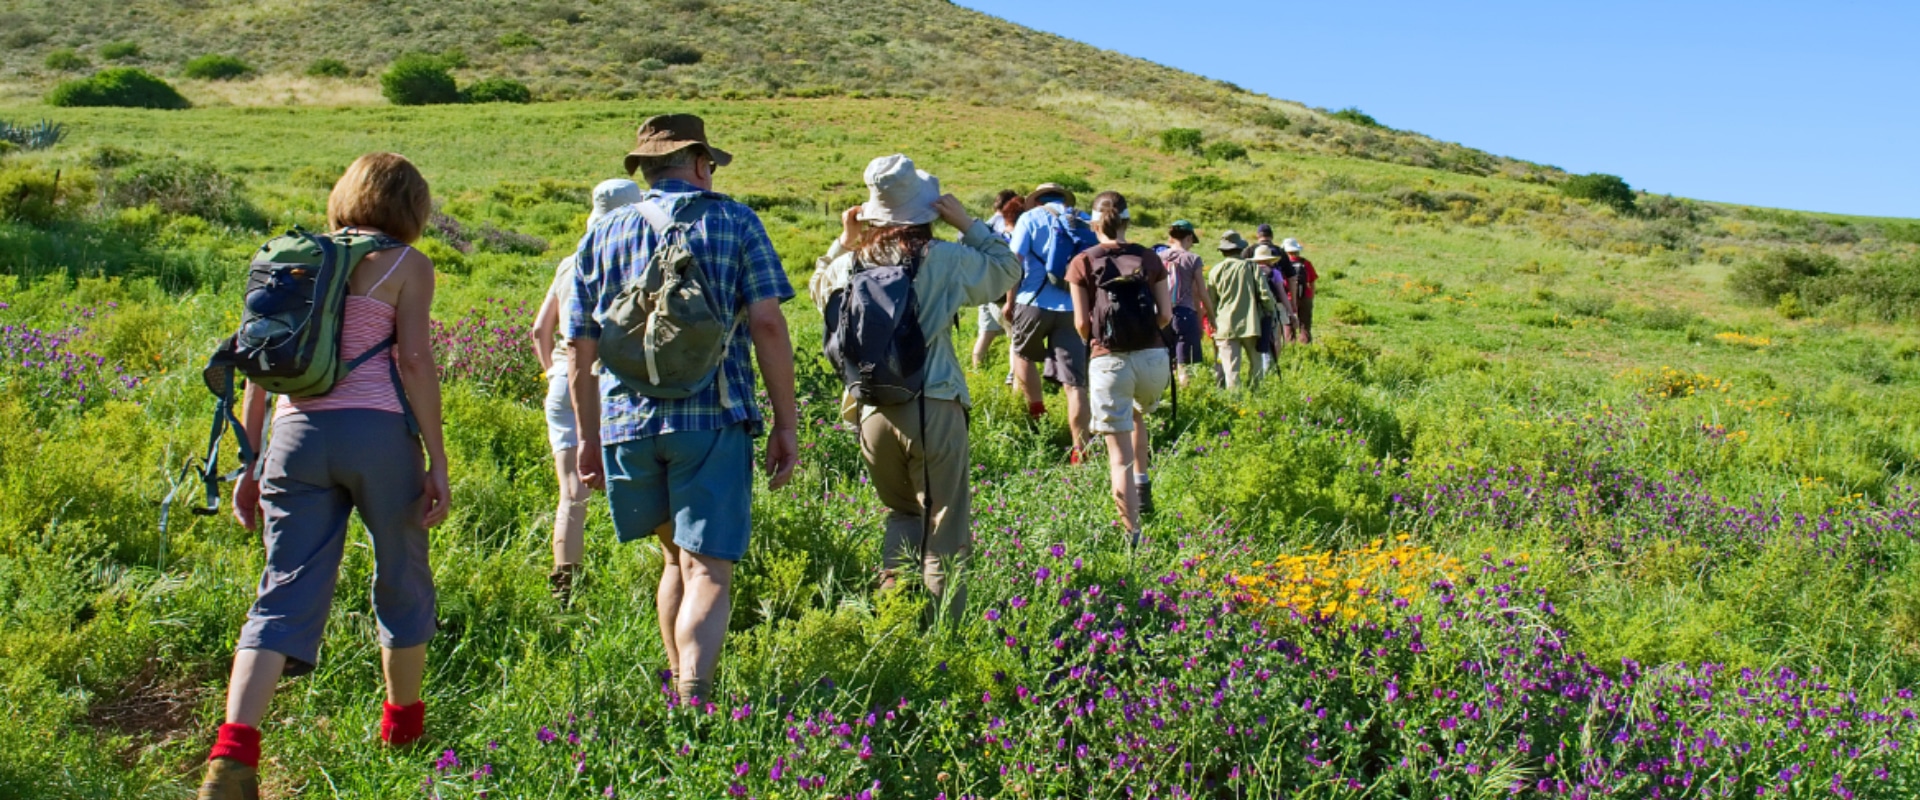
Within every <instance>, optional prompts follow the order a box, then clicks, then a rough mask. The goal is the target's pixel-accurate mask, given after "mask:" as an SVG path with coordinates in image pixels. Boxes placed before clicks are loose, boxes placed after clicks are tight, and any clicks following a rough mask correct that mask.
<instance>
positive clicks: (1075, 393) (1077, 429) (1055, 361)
mask: <svg viewBox="0 0 1920 800" xmlns="http://www.w3.org/2000/svg"><path fill="white" fill-rule="evenodd" d="M1073 206H1074V196H1073V192H1072V191H1071V190H1069V189H1067V188H1066V187H1063V186H1060V185H1059V184H1054V183H1043V184H1041V185H1040V186H1039V188H1036V189H1034V190H1033V194H1031V195H1028V196H1027V212H1026V213H1024V214H1021V215H1020V221H1019V222H1017V223H1015V224H1014V226H1013V240H1012V242H1011V243H1010V245H1009V246H1010V247H1012V249H1013V253H1014V255H1017V256H1019V257H1020V264H1021V267H1022V270H1023V273H1022V275H1021V278H1020V285H1019V286H1018V287H1016V288H1015V289H1014V291H1013V301H1012V303H1011V308H1010V309H1009V311H1008V313H1007V322H1008V323H1009V324H1010V325H1011V327H1012V331H1011V333H1012V338H1013V349H1014V351H1015V354H1014V364H1013V367H1014V373H1013V374H1014V378H1015V380H1017V381H1018V382H1019V384H1020V389H1021V391H1022V392H1024V393H1026V396H1027V415H1028V416H1029V417H1032V418H1033V419H1036V420H1037V419H1039V418H1040V417H1042V416H1044V415H1045V414H1046V413H1047V405H1046V401H1045V400H1044V399H1042V396H1041V394H1040V369H1039V367H1038V366H1037V362H1039V361H1043V360H1047V361H1049V364H1048V376H1049V377H1052V378H1055V379H1056V380H1058V381H1059V382H1060V385H1061V386H1062V387H1063V388H1064V389H1065V391H1066V395H1067V418H1068V422H1069V424H1070V425H1071V427H1072V429H1073V450H1072V452H1071V453H1070V454H1069V456H1068V459H1069V461H1071V462H1072V463H1074V464H1079V463H1080V462H1081V460H1082V459H1083V458H1084V456H1085V452H1086V446H1087V425H1088V423H1089V422H1090V421H1091V418H1092V409H1091V407H1090V406H1089V405H1088V404H1087V342H1086V340H1085V339H1082V338H1080V332H1079V331H1078V330H1076V329H1075V328H1074V324H1073V295H1072V294H1070V293H1069V292H1068V290H1067V282H1066V278H1067V262H1068V261H1071V260H1073V257H1074V256H1075V255H1078V254H1079V253H1080V251H1082V250H1085V249H1087V248H1088V247H1092V246H1093V245H1094V244H1096V243H1097V241H1098V240H1097V239H1096V238H1095V237H1094V235H1093V231H1092V230H1091V229H1089V228H1088V227H1087V224H1086V222H1085V221H1083V220H1081V219H1080V216H1079V213H1078V212H1076V211H1075V210H1074V208H1073Z"/></svg>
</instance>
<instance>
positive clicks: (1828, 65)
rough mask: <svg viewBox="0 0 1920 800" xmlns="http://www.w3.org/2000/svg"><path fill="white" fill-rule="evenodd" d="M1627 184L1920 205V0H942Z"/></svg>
mask: <svg viewBox="0 0 1920 800" xmlns="http://www.w3.org/2000/svg"><path fill="white" fill-rule="evenodd" d="M957 1H958V2H959V4H960V5H963V6H966V7H969V8H974V9H977V10H980V11H984V12H986V13H989V14H992V15H994V16H998V17H1002V18H1005V19H1008V20H1011V21H1013V22H1017V23H1020V24H1023V25H1027V26H1029V27H1034V28H1039V29H1041V30H1045V31H1049V32H1053V33H1058V34H1061V35H1064V36H1067V37H1070V38H1074V39H1079V40H1081V41H1084V42H1087V43H1089V44H1092V45H1095V46H1097V47H1103V48H1107V49H1111V50H1118V51H1120V52H1123V53H1127V54H1130V55H1136V56H1140V57H1143V58H1147V59H1150V60H1153V61H1157V62H1160V63H1162V64H1166V65H1168V66H1172V67H1176V68H1179V69H1184V70H1187V71H1190V72H1195V73H1199V74H1201V75H1205V76H1207V77H1210V78H1218V79H1221V80H1226V81H1232V82H1233V83H1236V84H1239V85H1240V86H1242V87H1245V88H1247V89H1250V90H1253V91H1256V92H1261V93H1264V94H1269V95H1273V96H1275V97H1280V98H1284V99H1287V100H1297V101H1300V102H1303V103H1306V104H1307V105H1310V106H1322V107H1325V108H1330V109H1333V108H1344V107H1346V106H1357V107H1359V108H1360V109H1362V110H1364V111H1366V112H1367V113H1369V114H1372V115H1373V116H1374V117H1376V118H1378V119H1379V120H1380V121H1381V122H1382V123H1384V124H1387V125H1390V126H1392V127H1396V128H1403V129H1407V130H1413V131H1419V132H1421V133H1424V134H1427V135H1429V136H1433V137H1435V138H1439V139H1444V140H1448V141H1455V142H1460V143H1462V144H1465V145H1468V146H1471V147H1477V148H1480V149H1482V150H1487V151H1489V152H1493V153H1498V154H1501V155H1508V156H1514V157H1518V158H1524V159H1527V160H1530V161H1536V162H1541V163H1546V164H1553V165H1555V166H1559V167H1563V168H1565V169H1568V170H1571V171H1574V172H1608V173H1613V174H1616V175H1619V176H1621V177H1623V178H1625V179H1626V180H1627V182H1628V183H1630V184H1632V185H1633V186H1634V187H1635V188H1643V189H1646V190H1648V191H1654V192H1662V193H1672V194H1676V195H1681V196H1686V197H1694V198H1699V199H1704V200H1720V201H1726V202H1733V203H1745V204H1750V205H1759V206H1773V207H1780V208H1795V209H1805V210H1812V211H1831V212H1837V213H1848V214H1869V215H1877V216H1903V217H1920V2H1916V1H1915V0H1902V1H1901V2H1892V1H1888V2H1877V3H1868V2H1848V1H1847V0H1838V1H1837V2H1831V1H1830V2H1824V3H1811V2H1806V3H1781V2H1767V1H1766V0H1759V1H1757V2H1721V1H1720V0H1711V1H1709V0H1672V1H1671V2H1645V1H1644V0H1616V1H1615V2H1605V3H1599V2H1588V3H1566V2H1552V0H1547V1H1545V2H1542V1H1541V0H1534V1H1533V2H1479V3H1448V2H1414V1H1413V0H1323V1H1322V2H1316V3H1295V2H1284V1H1283V0H1186V2H1175V3H1169V2H1164V0H1163V1H1162V2H1140V0H1108V1H1107V2H1104V3H1085V2H1066V3H1061V2H1045V1H1044V0H1042V1H1041V2H1034V0H957Z"/></svg>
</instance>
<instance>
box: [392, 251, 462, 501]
mask: <svg viewBox="0 0 1920 800" xmlns="http://www.w3.org/2000/svg"><path fill="white" fill-rule="evenodd" d="M402 258H404V259H405V264H406V266H407V270H406V272H405V273H404V274H405V275H406V282H405V283H403V284H401V286H400V298H399V302H398V303H396V304H395V311H396V313H395V314H394V320H393V336H394V358H395V360H396V363H397V365H398V366H399V368H400V386H401V388H402V389H404V390H405V391H406V393H407V404H408V405H409V406H411V407H412V409H413V419H414V421H415V422H416V423H418V424H419V425H420V441H421V443H422V444H425V445H426V448H427V461H428V464H427V478H426V492H425V494H424V495H423V497H422V500H423V501H424V502H423V503H422V506H423V508H422V512H421V524H422V525H425V526H426V527H429V528H431V527H434V526H436V525H439V524H440V523H442V522H444V521H446V519H447V511H448V509H449V508H450V507H451V504H452V502H453V498H452V492H451V490H450V488H449V478H448V473H447V444H446V439H445V438H443V436H442V429H441V416H440V368H439V365H438V364H437V363H436V360H435V359H434V357H433V335H432V332H431V325H432V311H433V289H434V286H433V262H432V261H431V260H429V259H428V258H427V257H426V256H425V255H424V254H421V253H419V251H417V250H416V251H409V252H407V253H403V254H402Z"/></svg>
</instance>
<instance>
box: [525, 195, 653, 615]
mask: <svg viewBox="0 0 1920 800" xmlns="http://www.w3.org/2000/svg"><path fill="white" fill-rule="evenodd" d="M640 197H641V192H640V185H639V184H637V183H634V182H633V181H630V180H626V179H624V178H616V179H613V180H608V181H602V182H601V183H600V185H599V186H595V187H593V211H592V213H590V214H588V215H587V229H588V230H592V229H593V226H594V225H596V224H598V223H599V222H600V220H601V218H603V217H605V216H606V215H607V214H608V213H609V212H612V211H614V210H615V209H618V208H621V207H623V206H629V205H632V204H634V203H638V202H640ZM571 286H573V256H567V257H566V258H563V259H561V260H560V267H559V269H557V270H555V271H554V274H553V283H552V284H550V285H548V287H547V296H546V299H544V300H542V301H541V302H540V312H539V314H537V315H536V316H535V317H534V320H533V355H534V358H536V359H539V361H540V368H541V369H542V370H544V371H545V372H546V375H547V404H546V411H547V443H548V444H549V445H551V446H552V448H553V469H554V472H555V474H556V475H558V476H559V479H560V502H559V504H558V505H557V506H556V507H555V508H554V511H553V572H551V573H549V574H548V575H547V580H548V582H549V583H551V584H552V585H553V596H554V598H555V599H558V600H559V601H560V602H561V603H563V604H564V603H567V602H569V601H570V600H572V598H573V582H574V578H575V576H576V575H578V574H579V572H580V559H581V555H582V550H583V549H584V548H585V542H583V541H582V534H581V530H582V529H583V528H584V527H585V525H586V520H587V498H588V495H589V494H590V493H591V490H589V489H588V488H587V485H586V484H584V483H581V482H580V471H579V470H577V469H575V459H576V458H577V456H578V450H579V445H580V435H579V428H578V427H577V426H576V424H575V422H574V418H573V399H572V397H571V395H570V394H569V393H568V391H567V366H568V364H569V363H570V362H571V361H572V360H573V348H572V347H571V346H570V345H569V344H568V343H567V340H566V339H565V338H564V337H560V336H557V335H556V334H557V333H558V332H559V327H560V309H561V307H562V306H564V305H565V304H566V297H565V294H564V293H565V292H566V291H568V288H569V287H571Z"/></svg>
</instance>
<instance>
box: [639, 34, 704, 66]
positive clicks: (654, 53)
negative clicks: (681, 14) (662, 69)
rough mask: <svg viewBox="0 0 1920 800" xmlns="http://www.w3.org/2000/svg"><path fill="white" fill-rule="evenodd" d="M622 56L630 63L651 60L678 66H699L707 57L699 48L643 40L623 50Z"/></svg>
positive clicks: (655, 40)
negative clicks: (701, 60)
mask: <svg viewBox="0 0 1920 800" xmlns="http://www.w3.org/2000/svg"><path fill="white" fill-rule="evenodd" d="M621 55H622V56H624V57H625V58H626V60H627V61H630V62H636V63H637V62H641V61H646V60H647V59H650V58H651V59H657V60H659V61H660V62H661V63H664V64H668V65H678V66H685V65H688V64H698V63H700V59H702V58H704V57H705V54H704V53H701V52H700V49H699V48H696V47H694V46H692V45H687V44H681V43H680V42H674V41H668V40H665V39H642V40H640V41H637V42H633V43H632V44H629V45H628V46H627V47H625V48H624V49H623V52H622V53H621Z"/></svg>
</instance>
